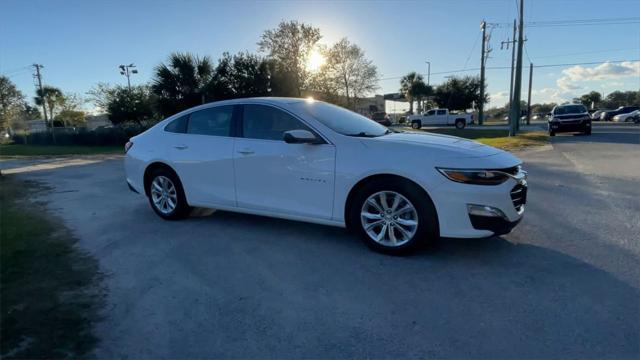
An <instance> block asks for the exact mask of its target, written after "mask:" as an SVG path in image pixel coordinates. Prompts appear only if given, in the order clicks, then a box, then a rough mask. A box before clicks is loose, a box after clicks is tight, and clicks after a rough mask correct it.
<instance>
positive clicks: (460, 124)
mask: <svg viewBox="0 0 640 360" xmlns="http://www.w3.org/2000/svg"><path fill="white" fill-rule="evenodd" d="M455 125H456V129H464V127H465V126H466V122H465V121H464V120H462V119H458V120H456V122H455Z"/></svg>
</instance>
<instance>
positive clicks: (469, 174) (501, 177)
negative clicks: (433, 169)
mask: <svg viewBox="0 0 640 360" xmlns="http://www.w3.org/2000/svg"><path fill="white" fill-rule="evenodd" d="M438 171H439V172H440V173H441V174H442V175H444V176H445V177H447V179H449V180H451V181H455V182H459V183H464V184H473V185H500V184H502V183H503V182H505V181H507V179H508V178H509V175H507V174H505V173H504V172H502V171H497V170H464V169H440V168H438Z"/></svg>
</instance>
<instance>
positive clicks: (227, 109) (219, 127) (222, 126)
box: [187, 106, 233, 136]
mask: <svg viewBox="0 0 640 360" xmlns="http://www.w3.org/2000/svg"><path fill="white" fill-rule="evenodd" d="M232 117H233V106H218V107H212V108H208V109H204V110H199V111H195V112H192V113H191V115H190V116H189V123H188V125H187V133H189V134H198V135H212V136H230V135H231V118H232Z"/></svg>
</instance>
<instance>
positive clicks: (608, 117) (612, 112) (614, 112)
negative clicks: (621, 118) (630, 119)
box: [600, 106, 640, 121]
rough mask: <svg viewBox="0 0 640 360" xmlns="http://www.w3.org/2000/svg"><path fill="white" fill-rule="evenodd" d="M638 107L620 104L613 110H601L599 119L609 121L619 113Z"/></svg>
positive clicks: (639, 107) (638, 107)
mask: <svg viewBox="0 0 640 360" xmlns="http://www.w3.org/2000/svg"><path fill="white" fill-rule="evenodd" d="M638 109H640V106H620V107H619V108H617V109H615V110H608V111H603V112H602V113H600V120H602V121H611V120H613V117H614V116H616V115H620V114H628V113H630V112H632V111H636V110H638Z"/></svg>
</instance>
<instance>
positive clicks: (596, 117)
mask: <svg viewBox="0 0 640 360" xmlns="http://www.w3.org/2000/svg"><path fill="white" fill-rule="evenodd" d="M605 111H610V110H609V109H598V110H595V111H593V112H590V114H591V120H593V121H600V115H602V113H603V112H605Z"/></svg>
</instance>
